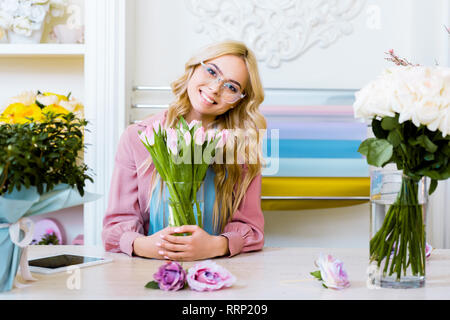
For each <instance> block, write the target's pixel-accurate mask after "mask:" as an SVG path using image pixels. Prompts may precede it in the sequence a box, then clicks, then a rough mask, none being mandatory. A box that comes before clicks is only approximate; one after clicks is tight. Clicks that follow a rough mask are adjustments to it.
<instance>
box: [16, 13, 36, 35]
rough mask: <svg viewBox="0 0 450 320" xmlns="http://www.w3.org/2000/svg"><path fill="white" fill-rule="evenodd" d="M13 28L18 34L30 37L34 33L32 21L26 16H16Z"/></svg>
mask: <svg viewBox="0 0 450 320" xmlns="http://www.w3.org/2000/svg"><path fill="white" fill-rule="evenodd" d="M12 30H13V31H14V32H15V33H17V34H21V35H24V36H27V37H29V36H30V35H31V33H32V29H31V21H30V20H29V19H28V18H25V17H18V18H15V19H14V21H13V24H12Z"/></svg>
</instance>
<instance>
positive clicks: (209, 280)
mask: <svg viewBox="0 0 450 320" xmlns="http://www.w3.org/2000/svg"><path fill="white" fill-rule="evenodd" d="M235 281H236V278H235V277H234V276H233V275H232V274H231V273H230V272H229V271H228V270H227V269H225V268H224V267H222V266H219V265H218V264H216V263H214V262H213V261H211V260H206V261H202V262H199V263H197V264H196V265H195V266H193V267H192V268H190V269H189V270H188V274H187V282H188V284H189V287H190V288H191V289H192V290H195V291H214V290H219V289H221V288H223V287H231V285H233V283H234V282H235Z"/></svg>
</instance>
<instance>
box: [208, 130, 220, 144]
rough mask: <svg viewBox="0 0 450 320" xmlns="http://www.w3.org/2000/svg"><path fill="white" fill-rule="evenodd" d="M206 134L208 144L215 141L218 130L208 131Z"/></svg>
mask: <svg viewBox="0 0 450 320" xmlns="http://www.w3.org/2000/svg"><path fill="white" fill-rule="evenodd" d="M206 133H207V136H208V143H209V142H211V141H213V140H214V139H215V137H216V134H217V130H216V129H208V131H206Z"/></svg>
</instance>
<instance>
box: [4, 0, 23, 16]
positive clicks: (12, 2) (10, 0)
mask: <svg viewBox="0 0 450 320" xmlns="http://www.w3.org/2000/svg"><path fill="white" fill-rule="evenodd" d="M0 4H1V9H2V11H3V12H7V13H10V14H12V13H15V12H16V11H17V10H18V9H19V3H18V2H17V0H3V2H1V3H0Z"/></svg>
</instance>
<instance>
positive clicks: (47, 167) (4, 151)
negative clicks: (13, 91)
mask: <svg viewBox="0 0 450 320" xmlns="http://www.w3.org/2000/svg"><path fill="white" fill-rule="evenodd" d="M86 125H87V121H86V120H85V119H83V105H82V104H81V103H80V102H79V101H77V100H76V99H73V98H71V97H70V94H69V95H67V96H63V95H59V94H55V93H50V92H44V93H41V92H37V93H32V92H25V93H23V94H21V95H20V96H18V97H14V98H12V99H11V101H9V103H8V104H7V106H6V108H5V109H4V110H0V256H1V257H4V259H0V292H3V291H9V290H11V289H12V287H13V285H14V284H15V285H16V286H18V287H20V284H17V283H16V281H15V277H16V273H17V270H18V267H19V265H20V270H21V275H22V278H23V279H24V280H35V279H34V278H33V277H32V276H31V274H30V273H29V271H28V261H27V253H26V252H27V246H28V244H30V242H31V240H32V236H33V222H32V220H31V219H29V218H28V217H30V216H34V215H38V214H44V213H47V212H53V211H57V210H60V209H64V208H68V207H72V206H76V205H80V204H82V203H85V202H89V201H93V200H96V199H98V198H99V195H96V194H90V193H88V192H85V190H84V188H85V182H86V180H90V181H91V182H93V179H92V178H91V177H90V176H89V175H88V174H87V171H88V167H87V166H86V165H85V164H84V163H83V161H82V159H81V155H82V154H83V150H84V141H83V133H84V127H85V126H86ZM19 260H20V262H19Z"/></svg>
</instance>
